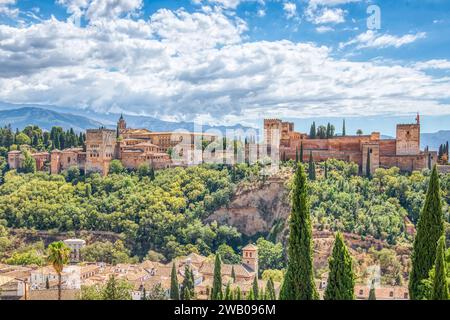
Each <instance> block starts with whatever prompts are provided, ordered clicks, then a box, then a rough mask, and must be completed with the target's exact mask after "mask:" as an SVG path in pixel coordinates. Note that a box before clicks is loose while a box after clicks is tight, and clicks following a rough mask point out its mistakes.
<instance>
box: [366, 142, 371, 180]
mask: <svg viewBox="0 0 450 320" xmlns="http://www.w3.org/2000/svg"><path fill="white" fill-rule="evenodd" d="M366 177H367V178H368V179H370V178H372V173H371V172H370V148H368V149H367V161H366Z"/></svg>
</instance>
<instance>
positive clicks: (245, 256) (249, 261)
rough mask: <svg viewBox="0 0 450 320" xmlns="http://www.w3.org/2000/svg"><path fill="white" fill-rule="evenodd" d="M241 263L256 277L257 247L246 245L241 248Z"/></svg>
mask: <svg viewBox="0 0 450 320" xmlns="http://www.w3.org/2000/svg"><path fill="white" fill-rule="evenodd" d="M242 263H243V264H244V266H246V267H247V268H249V269H251V270H253V271H254V272H255V274H256V275H258V247H257V246H255V245H254V244H248V245H246V246H245V247H244V248H242Z"/></svg>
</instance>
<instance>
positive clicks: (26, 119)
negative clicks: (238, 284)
mask: <svg viewBox="0 0 450 320" xmlns="http://www.w3.org/2000/svg"><path fill="white" fill-rule="evenodd" d="M61 109H63V110H65V112H60V110H61ZM119 117H120V114H117V113H99V112H94V111H92V110H84V109H77V108H70V107H67V108H66V107H64V108H62V107H56V106H42V105H17V104H8V103H2V102H0V126H5V125H8V124H11V126H12V127H13V129H16V128H19V129H23V128H24V127H26V126H27V125H30V124H34V125H38V126H39V127H41V128H43V129H45V130H50V129H51V128H52V127H53V126H60V127H63V128H64V129H68V128H73V129H74V130H75V131H77V132H80V131H85V130H86V129H92V128H98V127H101V126H104V127H107V128H110V129H115V128H116V124H117V121H118V119H119ZM125 120H126V122H127V125H128V126H129V127H130V128H146V129H149V130H151V131H173V130H177V129H184V130H189V131H194V130H195V128H194V123H193V122H170V121H163V120H159V119H157V118H154V117H147V116H132V115H126V116H125ZM349 122H350V121H349ZM302 125H303V126H305V123H302ZM394 127H395V126H394ZM202 129H203V130H208V129H217V130H220V131H221V132H223V133H225V130H227V129H243V130H247V129H250V128H249V127H245V126H242V125H235V126H208V125H204V126H203V128H202ZM298 130H302V128H300V125H299V128H298ZM382 138H383V139H389V138H392V137H391V136H389V135H382ZM446 141H450V130H440V131H438V132H435V133H422V134H421V147H422V148H425V147H426V146H429V147H430V149H431V150H438V148H439V145H440V144H442V143H445V142H446Z"/></svg>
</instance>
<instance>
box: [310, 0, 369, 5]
mask: <svg viewBox="0 0 450 320" xmlns="http://www.w3.org/2000/svg"><path fill="white" fill-rule="evenodd" d="M360 1H361V0H309V4H310V5H312V6H319V5H320V6H337V5H342V4H347V3H352V2H360Z"/></svg>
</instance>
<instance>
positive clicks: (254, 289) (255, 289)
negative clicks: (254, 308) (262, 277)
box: [252, 274, 259, 300]
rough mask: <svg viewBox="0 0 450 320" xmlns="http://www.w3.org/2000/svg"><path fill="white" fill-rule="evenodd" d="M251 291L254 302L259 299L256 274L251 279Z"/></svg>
mask: <svg viewBox="0 0 450 320" xmlns="http://www.w3.org/2000/svg"><path fill="white" fill-rule="evenodd" d="M252 290H253V297H254V298H255V300H258V299H259V288H258V275H257V274H255V277H254V278H253V285H252Z"/></svg>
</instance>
